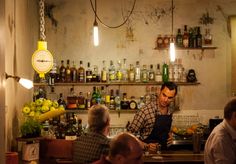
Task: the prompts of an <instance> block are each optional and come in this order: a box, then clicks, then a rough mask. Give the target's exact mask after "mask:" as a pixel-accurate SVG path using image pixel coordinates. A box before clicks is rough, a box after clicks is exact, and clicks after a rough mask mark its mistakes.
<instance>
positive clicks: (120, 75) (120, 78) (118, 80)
mask: <svg viewBox="0 0 236 164" xmlns="http://www.w3.org/2000/svg"><path fill="white" fill-rule="evenodd" d="M117 64H118V67H117V69H116V81H117V82H121V80H122V69H121V61H120V60H118V62H117Z"/></svg>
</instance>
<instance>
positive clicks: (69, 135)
mask: <svg viewBox="0 0 236 164" xmlns="http://www.w3.org/2000/svg"><path fill="white" fill-rule="evenodd" d="M76 133H77V128H76V127H75V125H74V118H73V117H70V118H69V120H68V124H67V126H66V132H65V140H76V139H77V134H76Z"/></svg>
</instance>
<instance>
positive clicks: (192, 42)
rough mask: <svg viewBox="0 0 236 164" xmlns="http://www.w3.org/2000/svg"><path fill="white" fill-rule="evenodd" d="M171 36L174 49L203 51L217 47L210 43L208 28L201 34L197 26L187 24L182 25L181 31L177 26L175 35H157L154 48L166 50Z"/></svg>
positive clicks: (210, 37)
mask: <svg viewBox="0 0 236 164" xmlns="http://www.w3.org/2000/svg"><path fill="white" fill-rule="evenodd" d="M171 38H173V40H174V42H175V45H176V50H201V51H202V52H203V51H204V50H214V49H217V47H215V46H213V45H212V34H211V33H210V29H205V34H202V33H201V29H200V27H199V26H197V27H187V25H184V29H183V33H182V32H181V29H180V28H178V31H177V34H176V35H175V36H172V35H158V37H157V40H156V47H155V48H154V49H155V50H168V49H169V44H170V40H171Z"/></svg>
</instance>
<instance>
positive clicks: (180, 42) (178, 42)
mask: <svg viewBox="0 0 236 164" xmlns="http://www.w3.org/2000/svg"><path fill="white" fill-rule="evenodd" d="M176 46H177V47H183V36H182V34H181V29H180V28H179V29H178V33H177V35H176Z"/></svg>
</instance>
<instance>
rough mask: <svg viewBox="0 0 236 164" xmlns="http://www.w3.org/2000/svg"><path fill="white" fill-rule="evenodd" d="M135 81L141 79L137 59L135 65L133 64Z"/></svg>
mask: <svg viewBox="0 0 236 164" xmlns="http://www.w3.org/2000/svg"><path fill="white" fill-rule="evenodd" d="M134 78H135V82H140V81H141V69H140V66H139V61H136V66H135V75H134Z"/></svg>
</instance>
